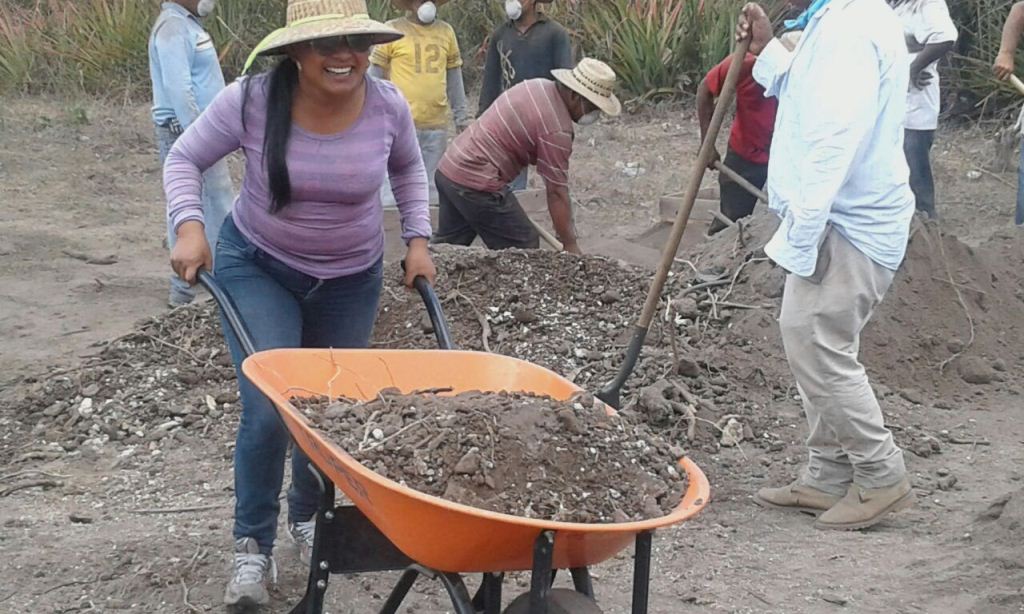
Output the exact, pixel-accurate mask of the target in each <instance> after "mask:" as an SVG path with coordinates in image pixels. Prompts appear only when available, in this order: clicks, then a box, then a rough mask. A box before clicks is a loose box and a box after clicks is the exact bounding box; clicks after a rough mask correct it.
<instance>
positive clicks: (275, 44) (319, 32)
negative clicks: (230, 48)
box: [245, 0, 404, 69]
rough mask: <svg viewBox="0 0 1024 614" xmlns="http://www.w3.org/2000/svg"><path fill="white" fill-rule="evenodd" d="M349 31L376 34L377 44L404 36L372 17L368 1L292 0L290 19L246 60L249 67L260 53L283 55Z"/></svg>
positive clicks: (246, 65) (374, 42) (351, 32)
mask: <svg viewBox="0 0 1024 614" xmlns="http://www.w3.org/2000/svg"><path fill="white" fill-rule="evenodd" d="M348 34H368V35H371V36H373V44H374V45H382V44H384V43H390V42H392V41H396V40H398V39H400V38H402V36H404V35H403V34H402V33H401V32H399V31H398V30H395V29H394V28H391V27H389V26H386V25H384V24H382V23H381V22H379V21H375V20H373V19H370V14H369V13H368V12H367V10H366V0H288V20H287V23H286V25H285V27H283V28H278V29H277V30H274V31H273V32H271V33H270V34H269V35H267V37H266V38H264V39H263V40H262V41H260V43H259V44H258V45H256V48H255V49H253V50H252V54H251V55H250V56H249V60H248V61H247V62H246V63H245V68H246V69H248V68H249V66H250V65H251V64H252V63H253V61H254V60H255V59H256V57H257V56H261V55H279V54H282V53H284V50H285V48H286V47H287V46H288V45H293V44H295V43H302V42H306V41H311V40H315V39H318V38H328V37H331V36H345V35H348Z"/></svg>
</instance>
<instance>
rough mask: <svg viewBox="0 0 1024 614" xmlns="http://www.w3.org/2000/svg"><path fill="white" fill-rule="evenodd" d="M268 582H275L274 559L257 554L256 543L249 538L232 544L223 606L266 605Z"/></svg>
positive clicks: (257, 546) (275, 569) (268, 601)
mask: <svg viewBox="0 0 1024 614" xmlns="http://www.w3.org/2000/svg"><path fill="white" fill-rule="evenodd" d="M268 576H269V578H268ZM268 579H269V581H270V583H271V584H276V583H277V564H276V563H275V562H274V557H272V556H267V555H265V554H260V546H259V544H257V543H256V540H255V539H253V538H251V537H243V538H242V539H239V540H237V541H235V563H234V574H233V575H232V577H231V581H230V582H228V587H227V589H226V590H225V591H224V604H225V605H229V606H235V607H236V608H242V609H245V608H255V607H258V606H261V605H266V604H268V603H270V594H269V593H267V581H268Z"/></svg>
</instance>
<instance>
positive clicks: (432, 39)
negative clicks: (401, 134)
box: [370, 17, 462, 129]
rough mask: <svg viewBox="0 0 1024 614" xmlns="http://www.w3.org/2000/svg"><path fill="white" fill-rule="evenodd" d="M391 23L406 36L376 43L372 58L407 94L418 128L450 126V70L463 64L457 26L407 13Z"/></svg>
mask: <svg viewBox="0 0 1024 614" xmlns="http://www.w3.org/2000/svg"><path fill="white" fill-rule="evenodd" d="M388 25H389V26H391V27H392V28H395V29H396V30H398V31H399V32H402V33H403V34H405V37H403V38H400V39H399V40H397V41H395V42H393V43H388V44H386V45H377V46H376V47H374V49H373V55H371V56H370V61H371V62H373V63H374V64H376V65H377V66H380V67H381V68H383V69H384V70H385V71H387V72H388V73H389V76H388V78H389V79H390V80H391V82H392V83H394V84H395V85H396V86H397V87H398V89H400V90H401V91H402V94H404V95H405V99H406V100H407V101H409V107H410V108H411V109H412V118H413V121H414V122H415V123H416V127H417V128H420V129H437V128H446V127H447V126H448V112H449V106H448V91H447V88H448V70H450V69H452V68H458V67H460V66H462V56H461V55H460V54H459V41H458V40H457V39H456V38H455V30H453V29H452V27H451V26H450V25H448V24H447V23H446V22H444V21H440V20H438V21H435V22H434V23H432V24H430V25H419V24H415V23H413V22H411V21H409V19H407V18H405V17H401V18H399V19H393V20H391V21H389V22H388Z"/></svg>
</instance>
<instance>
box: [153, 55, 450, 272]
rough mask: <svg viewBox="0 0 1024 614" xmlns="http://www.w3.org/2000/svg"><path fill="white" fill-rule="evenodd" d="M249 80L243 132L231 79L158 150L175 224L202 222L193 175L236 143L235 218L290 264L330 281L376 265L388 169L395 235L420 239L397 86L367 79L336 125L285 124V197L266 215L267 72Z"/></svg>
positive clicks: (416, 170)
mask: <svg viewBox="0 0 1024 614" xmlns="http://www.w3.org/2000/svg"><path fill="white" fill-rule="evenodd" d="M252 79H254V81H253V83H252V85H251V88H250V92H249V100H248V102H247V103H246V106H245V114H246V115H245V129H243V127H242V96H243V87H242V82H241V81H239V82H235V83H232V84H231V85H229V86H228V87H227V88H226V89H224V91H223V92H221V94H220V95H219V96H218V97H217V98H216V99H215V100H214V101H213V103H212V104H211V105H210V106H209V107H208V108H207V109H206V111H205V112H203V114H202V115H201V116H200V117H199V119H198V120H196V122H195V123H194V124H192V125H191V126H189V128H188V130H186V131H185V133H184V134H183V135H181V137H180V138H179V139H178V140H177V142H176V143H175V144H174V147H173V148H172V149H171V152H170V154H169V155H168V156H167V162H166V164H165V165H164V191H165V193H166V194H167V215H168V217H169V218H170V220H171V221H172V222H173V224H174V228H175V229H176V228H177V227H178V226H180V225H181V224H182V223H183V222H186V221H188V220H199V221H202V219H203V208H202V202H201V199H200V194H201V192H200V190H201V187H202V172H203V171H205V170H206V169H207V168H209V167H210V166H212V165H213V164H214V163H215V162H216V161H217V160H220V159H221V158H223V157H224V156H226V155H228V154H229V153H231V152H233V151H235V150H237V149H241V150H242V151H243V152H244V153H245V161H246V162H245V178H244V179H243V181H242V189H241V193H240V194H239V196H238V200H237V201H236V203H235V207H234V213H233V216H234V220H235V224H236V225H237V226H238V229H239V230H240V231H241V232H242V234H243V235H245V237H246V238H248V239H249V240H250V241H251V242H252V243H253V244H254V245H255V246H256V247H258V248H260V249H262V250H263V251H265V252H266V253H268V254H269V255H271V256H273V257H274V258H276V259H278V260H280V261H281V262H283V263H285V264H287V265H288V266H290V267H292V268H293V269H295V270H297V271H300V272H302V273H305V274H307V275H310V276H313V277H316V278H318V279H332V278H335V277H342V276H345V275H352V274H354V273H358V272H361V271H364V270H366V269H367V268H369V267H370V266H372V265H373V264H374V263H375V262H377V260H378V259H379V258H380V257H381V255H382V254H383V253H384V229H383V210H382V207H381V202H380V187H381V184H382V183H383V182H384V179H385V178H387V177H388V176H390V178H391V185H392V188H393V191H394V194H395V199H396V201H397V202H398V208H399V211H400V213H401V218H402V238H403V239H405V241H406V242H408V241H410V240H411V239H413V238H416V237H429V236H430V232H431V227H430V213H429V209H428V204H427V182H426V171H425V170H424V166H423V159H422V157H421V156H420V150H419V145H418V144H417V141H416V129H415V127H414V126H413V121H412V115H411V113H410V112H409V106H408V104H407V103H406V102H405V99H404V98H403V97H402V94H401V93H400V92H399V91H398V89H397V88H395V87H394V86H393V85H391V84H390V83H386V82H382V81H378V80H376V79H373V78H369V77H368V78H367V88H366V101H365V103H364V106H363V112H362V114H361V115H360V116H359V118H358V119H357V120H356V122H355V123H354V124H353V125H352V126H351V127H349V128H348V129H346V130H345V131H344V132H341V133H338V134H332V135H320V134H314V133H311V132H308V131H305V130H303V129H302V128H300V127H299V126H297V125H295V124H293V125H292V131H291V138H290V139H289V142H288V151H287V160H288V174H289V177H290V179H291V196H292V198H291V202H290V203H289V204H288V206H287V207H285V208H284V209H283V210H281V211H279V212H277V213H273V214H272V213H270V203H271V196H270V184H269V181H268V179H267V172H266V168H265V166H264V164H263V135H264V127H265V124H266V110H267V106H266V89H265V86H266V84H267V77H266V76H265V75H261V76H257V77H252Z"/></svg>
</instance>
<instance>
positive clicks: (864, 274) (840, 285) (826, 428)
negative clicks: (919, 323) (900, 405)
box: [779, 230, 906, 495]
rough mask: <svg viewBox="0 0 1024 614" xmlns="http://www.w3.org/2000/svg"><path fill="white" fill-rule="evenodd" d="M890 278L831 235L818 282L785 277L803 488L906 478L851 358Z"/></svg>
mask: <svg viewBox="0 0 1024 614" xmlns="http://www.w3.org/2000/svg"><path fill="white" fill-rule="evenodd" d="M893 276H894V273H893V271H890V270H889V269H886V268H885V267H882V266H880V265H878V264H876V263H875V262H874V261H872V260H871V259H870V258H868V257H867V256H865V255H864V254H863V253H862V252H860V251H859V250H858V249H857V248H855V247H854V246H853V245H852V244H851V243H850V242H849V241H848V240H847V239H846V237H844V236H843V235H842V234H841V233H839V232H838V231H836V230H831V231H829V233H828V235H827V236H826V238H825V241H824V242H823V243H822V246H821V252H820V256H819V270H818V271H816V272H815V275H814V278H815V279H819V280H820V283H814V282H813V281H808V280H807V279H804V278H801V277H798V276H796V275H789V277H788V278H787V279H786V290H785V294H784V296H783V299H782V314H781V316H780V318H779V323H780V325H781V328H782V341H783V344H784V345H785V347H786V357H787V359H788V360H789V366H790V369H791V370H792V371H793V375H794V376H795V377H796V381H797V388H798V390H799V392H800V396H801V398H802V399H803V403H804V412H805V413H806V414H807V424H808V426H809V427H810V436H809V437H808V438H807V447H808V448H809V452H810V457H809V460H808V463H807V469H806V472H805V473H804V475H803V477H802V478H801V480H802V482H803V483H805V484H807V485H808V486H811V487H814V488H817V489H819V490H823V491H825V492H829V493H833V494H836V495H844V494H846V490H847V488H848V487H849V486H850V483H851V482H856V483H857V484H858V485H859V486H862V487H864V488H883V487H886V486H891V485H893V484H895V483H896V482H899V481H900V480H901V479H903V477H904V476H905V475H906V467H905V466H904V464H903V452H902V451H901V450H900V449H899V448H898V447H896V444H895V443H894V442H893V438H892V433H890V432H889V429H887V428H886V427H885V423H884V421H883V418H882V410H881V408H880V407H879V406H878V400H877V399H876V398H875V393H874V391H873V390H872V389H871V386H870V385H869V384H868V377H867V373H865V371H864V366H863V365H862V364H861V363H860V361H859V360H858V358H857V354H858V351H859V349H860V333H861V331H862V330H863V329H864V326H865V325H866V324H867V322H868V320H869V319H870V318H871V314H872V312H873V311H874V310H875V308H876V307H877V306H878V304H879V303H880V302H881V301H882V297H883V296H885V293H886V291H887V290H888V289H889V286H890V285H891V284H892V280H893Z"/></svg>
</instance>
